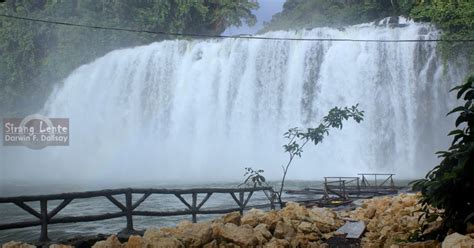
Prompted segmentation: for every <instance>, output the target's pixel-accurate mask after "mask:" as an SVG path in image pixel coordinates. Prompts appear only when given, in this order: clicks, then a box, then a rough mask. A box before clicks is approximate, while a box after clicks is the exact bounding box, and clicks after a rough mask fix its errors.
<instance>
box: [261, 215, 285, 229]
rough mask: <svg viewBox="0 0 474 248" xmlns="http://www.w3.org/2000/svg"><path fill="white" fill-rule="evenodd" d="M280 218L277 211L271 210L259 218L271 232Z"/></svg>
mask: <svg viewBox="0 0 474 248" xmlns="http://www.w3.org/2000/svg"><path fill="white" fill-rule="evenodd" d="M281 220H282V218H281V217H280V215H279V214H278V212H277V211H275V210H272V211H270V212H268V213H266V214H265V215H264V216H263V217H262V220H261V223H263V224H266V225H267V226H268V230H269V231H270V232H273V231H274V230H275V227H276V224H277V223H278V222H279V221H281Z"/></svg>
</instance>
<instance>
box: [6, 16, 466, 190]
mask: <svg viewBox="0 0 474 248" xmlns="http://www.w3.org/2000/svg"><path fill="white" fill-rule="evenodd" d="M402 22H403V24H404V25H403V27H389V26H388V25H385V24H378V25H376V24H363V25H357V26H351V27H347V28H345V29H330V28H317V29H313V30H300V31H278V32H271V33H267V34H265V35H264V36H267V37H291V38H352V39H376V40H384V39H394V40H397V39H433V38H437V37H438V36H439V32H438V31H437V30H436V29H435V28H433V27H432V26H430V25H428V24H417V23H412V22H409V21H406V20H402ZM462 76H463V70H462V68H458V69H455V68H451V67H449V68H446V67H444V66H443V63H442V61H441V59H440V58H439V55H438V52H437V51H436V44H435V43H432V42H425V43H368V42H316V41H277V40H247V39H225V40H217V39H215V40H214V39H212V40H194V41H177V40H175V41H164V42H158V43H153V44H150V45H148V46H142V47H136V48H130V49H124V50H117V51H113V52H111V53H109V54H107V55H106V56H104V57H102V58H99V59H97V60H96V61H94V62H93V63H91V64H88V65H84V66H82V67H80V68H78V69H77V70H75V71H74V72H73V73H72V74H71V75H70V76H69V77H68V78H67V79H66V80H65V82H64V85H62V86H61V87H59V88H58V89H57V90H56V91H55V92H54V93H53V94H52V95H51V97H50V99H49V101H48V103H47V104H46V106H45V108H44V114H47V115H48V116H50V117H65V118H70V123H71V124H70V126H71V138H70V140H71V141H70V142H71V144H70V147H65V148H58V147H55V148H51V147H50V148H46V149H45V150H40V151H23V152H22V153H23V154H27V155H24V156H23V158H20V157H18V156H17V157H15V158H14V159H13V158H11V160H13V161H15V162H16V163H17V167H16V169H14V168H10V169H8V168H7V169H6V170H7V171H6V172H7V173H6V174H7V175H8V174H9V173H10V174H11V175H12V176H15V175H16V176H18V177H21V176H22V175H24V174H25V171H27V172H26V173H28V172H30V173H36V174H37V173H45V174H47V175H48V177H49V178H52V179H53V178H55V179H61V178H63V177H65V176H66V175H68V176H70V175H73V176H74V178H76V179H89V180H97V181H101V180H107V181H114V180H130V181H138V180H180V179H183V180H200V181H206V180H210V181H215V180H229V179H232V180H241V179H242V173H243V172H244V170H243V169H244V167H248V166H251V167H253V168H261V169H264V170H265V173H264V174H265V175H266V176H268V177H270V178H277V177H279V176H280V175H281V167H280V166H281V165H282V164H284V163H285V162H286V159H287V157H286V154H284V153H283V150H282V145H283V144H284V141H285V140H284V139H283V138H282V134H283V133H284V132H285V131H286V130H287V129H288V128H290V127H295V126H299V127H309V126H311V125H315V124H316V123H318V121H319V120H320V118H321V117H322V116H323V115H324V114H326V113H327V111H328V110H329V109H330V108H332V107H334V106H349V105H353V104H357V103H359V106H360V108H361V109H363V110H364V111H365V120H364V121H363V122H362V123H361V124H355V123H353V122H347V123H344V128H343V130H341V131H339V130H333V131H332V132H331V134H330V136H328V138H327V139H326V140H325V141H324V143H323V144H321V145H318V146H317V147H314V146H307V147H306V149H305V151H304V153H303V158H302V159H300V160H296V161H295V163H294V165H293V167H292V168H291V169H290V173H289V175H288V176H289V177H290V178H293V179H316V180H317V179H321V178H322V177H323V176H334V175H340V176H343V175H355V174H356V173H357V172H393V173H398V174H399V177H413V176H421V175H423V174H424V173H425V172H426V171H427V169H429V168H431V167H433V166H434V165H435V164H436V161H437V159H436V156H435V155H434V152H435V151H437V150H439V149H444V148H445V146H446V145H447V141H448V139H447V137H446V132H447V130H449V129H450V127H451V126H452V124H451V123H452V122H451V120H449V119H447V118H446V117H445V114H446V112H447V111H448V110H449V109H450V108H451V107H452V106H454V104H455V102H454V97H452V96H451V95H450V94H449V93H448V90H449V89H450V88H451V87H452V86H453V84H457V83H459V82H460V80H461V79H462ZM11 154H13V152H12V153H11ZM16 155H18V154H16ZM31 158H34V160H35V161H36V162H34V166H31V163H32V162H31V161H32V159H31ZM25 168H28V170H25Z"/></svg>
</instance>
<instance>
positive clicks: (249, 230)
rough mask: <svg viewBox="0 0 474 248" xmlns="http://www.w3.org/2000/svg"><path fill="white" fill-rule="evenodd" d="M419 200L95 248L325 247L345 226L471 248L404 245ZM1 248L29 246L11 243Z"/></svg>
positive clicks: (209, 225) (261, 214)
mask: <svg viewBox="0 0 474 248" xmlns="http://www.w3.org/2000/svg"><path fill="white" fill-rule="evenodd" d="M418 199H419V195H416V194H401V195H398V196H387V197H377V198H373V199H369V200H365V201H364V202H363V203H362V205H361V206H360V207H358V208H356V209H355V210H351V211H338V212H335V211H333V210H330V209H327V208H312V209H308V208H306V207H303V206H300V205H298V204H296V203H287V206H286V207H285V208H284V209H282V210H279V211H262V210H257V209H252V210H250V211H248V212H246V213H245V214H244V215H243V216H241V215H240V214H239V213H238V212H234V213H230V214H227V215H224V216H223V217H221V218H218V219H215V220H212V221H208V222H200V223H191V222H189V221H183V222H180V223H179V224H178V225H177V226H176V227H164V228H160V229H149V230H147V231H146V232H145V234H144V235H143V237H141V236H131V237H130V238H129V239H128V241H127V242H125V243H121V242H120V241H119V239H118V238H117V237H116V236H115V235H112V236H110V237H108V238H107V239H106V240H104V241H99V242H97V243H96V244H95V245H94V246H93V247H94V248H142V247H143V248H145V247H146V248H159V247H170V248H171V247H205V248H218V247H328V246H329V245H328V244H331V240H332V241H335V240H336V241H337V240H344V239H345V238H344V234H343V233H339V232H337V229H338V228H340V227H341V226H343V225H344V224H345V223H347V222H352V221H359V222H360V221H362V222H363V224H365V229H366V230H365V232H364V234H363V235H362V237H361V246H362V247H369V248H371V247H377V248H378V247H381V248H382V247H388V248H408V247H410V248H430V247H433V248H434V247H442V248H451V247H452V248H474V233H473V234H468V235H461V234H458V233H453V234H450V235H448V236H447V237H446V239H445V240H444V241H443V242H442V243H438V242H437V241H426V242H417V243H408V242H406V240H408V238H409V236H410V235H411V234H412V233H414V232H415V231H417V230H419V227H420V226H419V222H418V218H419V216H420V213H419V212H417V210H418V209H419V207H420V206H419V205H418V204H417V202H418ZM435 227H436V222H435V224H434V225H433V228H435ZM342 229H344V228H342ZM428 231H429V230H428ZM2 247H4V248H30V247H31V246H29V245H27V244H22V243H16V242H10V243H7V244H5V245H3V246H2ZM351 247H352V246H351ZM55 248H68V247H67V246H56V247H55Z"/></svg>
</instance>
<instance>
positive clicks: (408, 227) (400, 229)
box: [339, 194, 421, 248]
mask: <svg viewBox="0 0 474 248" xmlns="http://www.w3.org/2000/svg"><path fill="white" fill-rule="evenodd" d="M418 199H419V196H418V195H416V194H400V195H397V196H385V197H376V198H373V199H368V200H365V201H364V202H363V204H362V206H361V207H359V208H357V209H355V210H353V211H349V212H341V213H339V216H340V217H341V218H345V219H347V218H349V219H354V220H362V221H364V222H365V224H366V226H367V229H366V232H365V234H364V236H363V237H362V245H363V247H369V248H370V247H390V246H391V245H392V244H395V243H399V241H401V240H407V239H408V238H409V236H410V235H411V234H412V233H414V232H415V231H416V230H418V229H419V227H420V226H419V222H418V218H419V216H420V215H421V213H420V212H417V210H418V209H420V206H419V205H418Z"/></svg>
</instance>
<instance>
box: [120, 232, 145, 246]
mask: <svg viewBox="0 0 474 248" xmlns="http://www.w3.org/2000/svg"><path fill="white" fill-rule="evenodd" d="M147 246H148V242H147V241H146V240H145V239H144V238H142V237H140V236H138V235H132V236H130V237H129V238H128V242H126V243H125V244H123V248H146V247H147Z"/></svg>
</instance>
